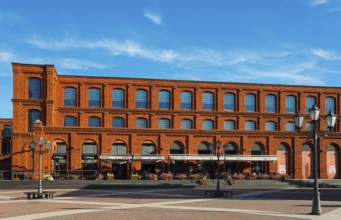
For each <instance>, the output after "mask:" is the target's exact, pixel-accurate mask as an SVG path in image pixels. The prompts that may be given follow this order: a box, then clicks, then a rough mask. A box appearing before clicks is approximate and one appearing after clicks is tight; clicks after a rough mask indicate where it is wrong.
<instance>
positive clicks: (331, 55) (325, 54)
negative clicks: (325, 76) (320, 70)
mask: <svg viewBox="0 0 341 220" xmlns="http://www.w3.org/2000/svg"><path fill="white" fill-rule="evenodd" d="M310 51H311V52H312V53H313V54H314V55H315V56H318V57H320V58H323V59H325V60H329V61H334V60H341V55H340V54H337V53H335V52H332V51H326V50H323V49H315V48H314V49H311V50H310Z"/></svg>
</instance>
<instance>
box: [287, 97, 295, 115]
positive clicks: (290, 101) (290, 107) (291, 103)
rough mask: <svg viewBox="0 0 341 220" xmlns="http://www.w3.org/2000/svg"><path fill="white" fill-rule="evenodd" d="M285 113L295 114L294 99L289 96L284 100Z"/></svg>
mask: <svg viewBox="0 0 341 220" xmlns="http://www.w3.org/2000/svg"><path fill="white" fill-rule="evenodd" d="M285 105H286V112H287V113H295V112H296V97H295V96H292V95H289V96H287V97H286V100H285Z"/></svg>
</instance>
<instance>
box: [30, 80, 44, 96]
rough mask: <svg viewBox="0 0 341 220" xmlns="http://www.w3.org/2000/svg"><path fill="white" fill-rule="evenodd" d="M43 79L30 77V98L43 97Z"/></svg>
mask: <svg viewBox="0 0 341 220" xmlns="http://www.w3.org/2000/svg"><path fill="white" fill-rule="evenodd" d="M40 84H41V81H40V79H38V78H30V79H29V80H28V98H30V99H41V90H40V87H41V85H40Z"/></svg>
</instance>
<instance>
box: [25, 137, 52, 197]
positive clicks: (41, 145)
mask: <svg viewBox="0 0 341 220" xmlns="http://www.w3.org/2000/svg"><path fill="white" fill-rule="evenodd" d="M38 145H39V151H37V152H35V153H37V154H39V185H38V198H43V195H42V193H43V185H42V181H41V178H42V158H43V153H45V152H48V151H49V150H50V148H51V142H50V141H46V143H45V149H46V150H45V151H43V150H42V147H43V145H44V138H42V137H40V138H39V139H38ZM36 146H37V143H36V142H34V141H32V142H31V143H30V147H31V149H32V150H33V151H34V150H35V148H36Z"/></svg>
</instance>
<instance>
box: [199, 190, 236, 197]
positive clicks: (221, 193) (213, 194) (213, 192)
mask: <svg viewBox="0 0 341 220" xmlns="http://www.w3.org/2000/svg"><path fill="white" fill-rule="evenodd" d="M208 196H210V197H225V198H232V191H230V190H220V191H219V192H217V190H207V191H205V197H208Z"/></svg>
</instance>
